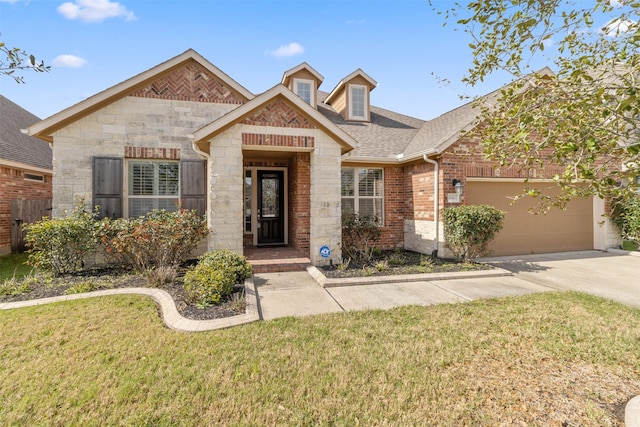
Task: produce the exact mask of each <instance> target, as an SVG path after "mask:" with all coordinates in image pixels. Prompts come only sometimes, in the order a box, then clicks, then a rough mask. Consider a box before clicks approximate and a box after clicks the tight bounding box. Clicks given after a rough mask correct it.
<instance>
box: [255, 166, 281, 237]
mask: <svg viewBox="0 0 640 427" xmlns="http://www.w3.org/2000/svg"><path fill="white" fill-rule="evenodd" d="M257 216H258V218H257V219H258V245H282V244H284V172H283V171H267V170H264V171H258V212H257Z"/></svg>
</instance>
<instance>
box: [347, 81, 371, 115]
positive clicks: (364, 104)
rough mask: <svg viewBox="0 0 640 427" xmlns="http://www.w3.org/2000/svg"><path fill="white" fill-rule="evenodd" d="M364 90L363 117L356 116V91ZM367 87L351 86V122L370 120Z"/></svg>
mask: <svg viewBox="0 0 640 427" xmlns="http://www.w3.org/2000/svg"><path fill="white" fill-rule="evenodd" d="M356 89H358V90H362V96H363V99H362V115H359V114H355V112H354V108H355V102H354V98H355V97H354V91H355V90H356ZM367 96H368V94H367V87H366V86H365V85H349V120H368V118H369V105H368V102H367Z"/></svg>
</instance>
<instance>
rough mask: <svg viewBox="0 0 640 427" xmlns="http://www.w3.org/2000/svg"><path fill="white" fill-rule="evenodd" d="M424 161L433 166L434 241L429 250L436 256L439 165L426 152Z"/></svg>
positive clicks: (438, 229)
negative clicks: (431, 248)
mask: <svg viewBox="0 0 640 427" xmlns="http://www.w3.org/2000/svg"><path fill="white" fill-rule="evenodd" d="M422 158H423V159H424V161H425V162H427V163H431V164H432V165H433V167H434V170H433V222H434V223H435V243H434V245H433V250H432V251H431V257H432V258H437V257H438V242H439V240H440V236H439V234H440V224H439V220H440V218H439V213H440V166H439V165H438V162H437V161H436V160H432V159H430V158H429V157H427V155H426V154H424V155H423V156H422Z"/></svg>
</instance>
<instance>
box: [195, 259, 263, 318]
mask: <svg viewBox="0 0 640 427" xmlns="http://www.w3.org/2000/svg"><path fill="white" fill-rule="evenodd" d="M248 277H251V265H250V264H249V263H248V262H247V260H246V258H245V257H243V256H242V255H238V254H236V253H235V252H232V251H229V250H218V251H213V252H207V253H206V254H204V255H202V256H201V257H199V258H198V264H197V265H196V266H195V267H193V268H192V269H190V270H189V271H187V273H186V274H185V276H184V289H185V292H186V293H187V296H188V298H189V300H190V301H191V302H195V303H196V304H197V305H199V306H204V307H206V306H208V305H212V304H219V303H220V302H221V301H222V299H223V298H224V297H226V296H228V295H231V293H232V292H233V287H234V285H235V284H236V283H239V282H241V281H243V280H244V279H246V278H248Z"/></svg>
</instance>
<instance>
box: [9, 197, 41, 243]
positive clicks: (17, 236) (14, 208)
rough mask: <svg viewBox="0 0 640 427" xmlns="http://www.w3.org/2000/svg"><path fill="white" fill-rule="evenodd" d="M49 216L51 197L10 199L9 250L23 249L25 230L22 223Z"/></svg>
mask: <svg viewBox="0 0 640 427" xmlns="http://www.w3.org/2000/svg"><path fill="white" fill-rule="evenodd" d="M44 216H49V217H50V216H51V199H39V200H12V201H11V252H23V251H24V250H25V241H24V239H25V237H26V234H27V233H26V232H25V231H24V230H23V225H24V224H31V223H33V222H37V221H40V220H41V219H42V217H44Z"/></svg>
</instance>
